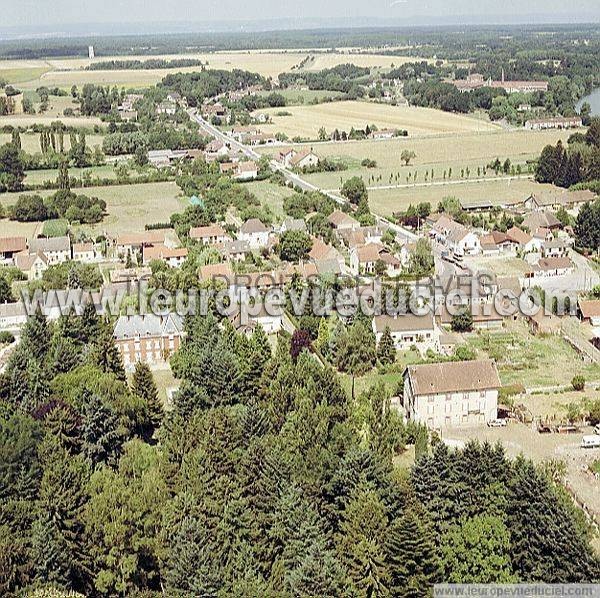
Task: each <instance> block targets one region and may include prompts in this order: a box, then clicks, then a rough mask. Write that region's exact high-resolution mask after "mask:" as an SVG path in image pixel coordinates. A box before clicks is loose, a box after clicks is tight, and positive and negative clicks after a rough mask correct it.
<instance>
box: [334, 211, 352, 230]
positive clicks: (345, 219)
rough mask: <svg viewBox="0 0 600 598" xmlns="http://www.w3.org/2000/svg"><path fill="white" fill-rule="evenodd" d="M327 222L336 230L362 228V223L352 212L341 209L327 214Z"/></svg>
mask: <svg viewBox="0 0 600 598" xmlns="http://www.w3.org/2000/svg"><path fill="white" fill-rule="evenodd" d="M327 222H329V224H331V226H332V227H333V228H334V229H336V230H344V229H354V228H360V223H359V222H358V220H356V219H355V218H352V216H350V214H346V212H342V211H341V210H334V211H333V212H331V214H329V216H327Z"/></svg>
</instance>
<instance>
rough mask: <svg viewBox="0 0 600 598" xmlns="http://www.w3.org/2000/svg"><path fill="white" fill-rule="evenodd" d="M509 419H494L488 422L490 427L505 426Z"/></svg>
mask: <svg viewBox="0 0 600 598" xmlns="http://www.w3.org/2000/svg"><path fill="white" fill-rule="evenodd" d="M507 424H508V421H507V420H505V419H492V420H490V421H489V422H488V426H489V427H490V428H505V427H506V425H507Z"/></svg>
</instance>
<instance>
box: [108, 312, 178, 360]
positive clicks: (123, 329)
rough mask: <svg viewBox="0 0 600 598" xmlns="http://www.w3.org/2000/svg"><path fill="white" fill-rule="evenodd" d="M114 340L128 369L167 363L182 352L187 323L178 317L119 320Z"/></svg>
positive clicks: (171, 314)
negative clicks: (176, 353)
mask: <svg viewBox="0 0 600 598" xmlns="http://www.w3.org/2000/svg"><path fill="white" fill-rule="evenodd" d="M113 336H114V339H115V345H116V347H117V349H118V350H119V353H120V354H121V357H122V359H123V364H124V365H125V367H126V368H127V369H131V367H133V366H134V365H135V364H136V363H137V362H138V361H139V362H142V363H147V364H149V365H152V364H157V363H164V362H165V361H168V359H169V357H170V356H171V355H172V354H173V353H175V351H177V349H179V346H180V344H181V340H182V338H183V336H184V328H183V320H182V318H181V316H179V315H178V314H176V313H169V314H167V315H164V316H159V315H155V314H143V315H134V316H119V319H118V320H117V323H116V324H115V329H114V332H113Z"/></svg>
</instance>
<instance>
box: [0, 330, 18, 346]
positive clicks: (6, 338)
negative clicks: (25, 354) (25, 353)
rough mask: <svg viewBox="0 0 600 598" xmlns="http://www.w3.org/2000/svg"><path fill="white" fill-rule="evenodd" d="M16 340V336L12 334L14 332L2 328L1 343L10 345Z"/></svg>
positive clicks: (0, 333)
mask: <svg viewBox="0 0 600 598" xmlns="http://www.w3.org/2000/svg"><path fill="white" fill-rule="evenodd" d="M14 342H15V337H14V335H13V334H12V332H9V331H8V330H2V331H1V332H0V344H2V345H10V343H14Z"/></svg>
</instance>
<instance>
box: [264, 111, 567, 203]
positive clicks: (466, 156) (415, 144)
mask: <svg viewBox="0 0 600 598" xmlns="http://www.w3.org/2000/svg"><path fill="white" fill-rule="evenodd" d="M324 106H327V107H328V106H329V105H324ZM333 106H335V104H333ZM307 108H313V109H314V108H320V106H310V107H307ZM390 108H391V107H390ZM292 110H294V108H292V109H291V110H290V112H291V111H292ZM433 112H436V113H437V114H438V115H441V116H440V118H441V119H443V118H445V117H446V113H444V112H437V111H433ZM285 118H290V117H282V119H285ZM469 120H470V121H472V120H473V119H469ZM476 122H477V121H476ZM362 126H363V127H364V122H363V124H362ZM411 130H412V129H410V127H409V133H410V131H411ZM568 136H569V133H568V132H565V131H525V130H516V131H507V130H497V131H494V132H489V133H461V134H457V135H449V134H446V135H439V136H437V137H427V138H418V139H414V138H412V137H410V136H409V137H397V138H395V139H383V140H379V141H377V140H364V141H347V142H336V143H333V142H327V143H312V144H304V145H300V146H298V149H310V148H312V150H313V151H314V152H315V153H316V154H317V155H318V156H319V157H322V158H331V159H333V160H336V161H340V162H344V163H345V164H346V165H347V166H348V170H345V171H343V172H321V173H315V174H310V175H306V179H307V180H309V181H310V182H312V183H314V184H315V185H319V186H321V187H323V188H325V189H336V188H338V187H339V186H340V177H341V178H342V180H346V179H348V178H350V177H352V176H362V177H363V179H364V180H365V182H366V183H367V185H368V186H382V185H389V184H395V185H397V184H407V183H408V182H412V181H413V178H412V177H414V174H415V173H417V183H423V182H424V181H425V172H427V173H428V174H429V177H431V171H432V170H433V173H434V179H433V180H434V181H435V182H440V181H441V182H443V180H444V178H443V174H444V171H446V172H447V174H448V173H449V169H450V168H452V180H453V181H458V180H460V171H461V169H464V170H465V175H466V169H467V168H468V169H469V170H470V173H469V178H470V179H473V178H477V177H478V169H479V175H480V176H481V177H483V168H484V167H485V166H486V165H487V164H489V163H490V162H491V161H493V160H495V159H496V158H499V159H500V160H501V161H504V160H505V159H506V158H509V159H510V161H511V163H512V164H514V165H515V166H516V165H521V167H522V170H523V172H526V168H527V166H526V162H527V161H528V160H532V159H535V158H537V157H538V156H539V154H540V152H541V150H542V149H543V148H544V146H546V145H548V144H556V142H557V141H558V140H559V139H562V140H563V143H566V140H567V138H568ZM295 147H296V146H295ZM403 150H409V151H413V152H414V153H415V154H416V156H415V158H413V159H412V160H411V162H410V164H409V166H404V164H403V163H402V162H401V160H400V155H401V153H402V151H403ZM259 151H260V152H261V153H265V154H271V155H272V154H274V153H275V152H276V149H274V148H261V149H260V150H259ZM365 158H369V159H371V160H375V162H376V164H377V166H376V167H375V168H369V169H367V168H364V167H362V166H361V161H362V160H363V159H365ZM409 174H410V177H411V178H410V179H408V177H409ZM494 176H495V173H494V172H493V171H491V170H488V172H487V177H488V178H492V177H494ZM429 180H431V178H429ZM419 192H421V190H420V191H419Z"/></svg>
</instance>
